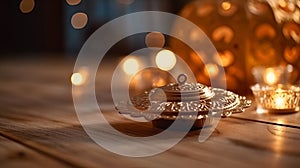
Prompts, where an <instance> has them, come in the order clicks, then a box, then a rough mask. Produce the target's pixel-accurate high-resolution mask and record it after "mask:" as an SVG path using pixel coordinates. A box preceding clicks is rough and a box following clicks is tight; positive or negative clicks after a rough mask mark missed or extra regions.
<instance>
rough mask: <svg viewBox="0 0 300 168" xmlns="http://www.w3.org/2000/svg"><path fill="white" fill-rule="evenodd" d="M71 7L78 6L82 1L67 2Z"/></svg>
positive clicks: (71, 0)
mask: <svg viewBox="0 0 300 168" xmlns="http://www.w3.org/2000/svg"><path fill="white" fill-rule="evenodd" d="M66 1H67V3H68V4H69V5H78V4H79V3H80V2H81V0H66Z"/></svg>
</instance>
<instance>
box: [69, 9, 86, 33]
mask: <svg viewBox="0 0 300 168" xmlns="http://www.w3.org/2000/svg"><path fill="white" fill-rule="evenodd" d="M87 22H88V16H87V15H86V14H85V13H83V12H78V13H75V14H74V15H73V16H72V18H71V24H72V26H73V27H74V29H82V28H84V27H85V26H86V24H87Z"/></svg>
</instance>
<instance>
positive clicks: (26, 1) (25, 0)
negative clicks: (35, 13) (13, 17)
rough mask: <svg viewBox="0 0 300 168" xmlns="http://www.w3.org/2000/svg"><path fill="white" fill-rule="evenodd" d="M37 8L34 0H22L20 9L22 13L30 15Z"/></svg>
mask: <svg viewBox="0 0 300 168" xmlns="http://www.w3.org/2000/svg"><path fill="white" fill-rule="evenodd" d="M34 6H35V2H34V0H22V1H21V2H20V5H19V8H20V10H21V12H22V13H29V12H31V11H32V10H33V8H34Z"/></svg>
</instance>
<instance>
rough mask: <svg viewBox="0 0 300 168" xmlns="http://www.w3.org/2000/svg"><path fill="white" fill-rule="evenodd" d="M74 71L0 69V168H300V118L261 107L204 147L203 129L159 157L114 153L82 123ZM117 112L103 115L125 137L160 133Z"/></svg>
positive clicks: (48, 64)
mask: <svg viewBox="0 0 300 168" xmlns="http://www.w3.org/2000/svg"><path fill="white" fill-rule="evenodd" d="M73 65H74V63H73V62H72V61H68V60H53V59H49V60H47V59H33V60H27V61H25V60H3V61H1V62H0V79H1V81H0V83H1V85H0V94H1V96H0V167H135V168H137V167H143V168H148V167H149V168H150V167H253V166H255V167H300V113H294V114H289V115H270V114H257V113H256V112H255V104H254V105H252V106H251V108H250V109H248V110H247V111H245V112H244V113H241V114H236V115H234V116H232V117H230V118H222V119H221V120H220V122H219V124H218V126H217V128H216V129H215V131H214V132H213V134H212V135H211V136H210V138H209V139H208V140H206V141H205V142H203V143H199V142H198V134H199V130H198V131H197V130H196V131H191V132H190V133H188V135H187V136H186V137H185V138H184V139H182V140H181V141H180V143H178V144H177V145H175V146H174V147H173V148H171V149H169V150H168V151H166V152H163V153H161V154H158V155H155V156H151V157H144V158H131V157H124V156H120V155H117V154H114V153H111V152H109V151H107V150H105V149H103V148H102V147H100V146H99V145H97V144H96V143H94V142H93V141H92V140H91V139H90V138H89V136H87V134H86V133H85V131H84V130H83V128H82V126H81V125H80V123H79V121H78V118H77V116H76V113H75V111H74V106H73V102H72V94H71V83H70V75H71V73H72V70H73ZM104 89H106V88H105V87H104ZM100 93H101V94H104V95H105V94H106V93H105V90H103V91H102V92H100ZM110 111H113V109H109V108H106V110H104V111H103V113H105V114H106V116H107V117H108V118H109V120H111V122H112V123H111V124H112V125H113V124H115V125H116V127H118V129H120V130H121V131H125V132H127V133H129V134H131V133H140V134H141V135H143V134H145V135H147V134H148V133H155V132H157V131H158V129H155V128H152V127H151V125H150V124H144V125H140V124H139V123H134V122H130V121H128V120H123V119H122V118H119V117H118V116H117V115H118V114H117V113H111V112H110Z"/></svg>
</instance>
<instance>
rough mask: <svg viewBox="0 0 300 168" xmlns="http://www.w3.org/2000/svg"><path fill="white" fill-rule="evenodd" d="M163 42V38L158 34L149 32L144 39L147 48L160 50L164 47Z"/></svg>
mask: <svg viewBox="0 0 300 168" xmlns="http://www.w3.org/2000/svg"><path fill="white" fill-rule="evenodd" d="M165 41H166V40H165V36H164V35H163V34H162V33H160V32H150V33H148V34H147V35H146V38H145V43H146V45H147V47H158V48H162V47H163V46H164V45H165Z"/></svg>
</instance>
